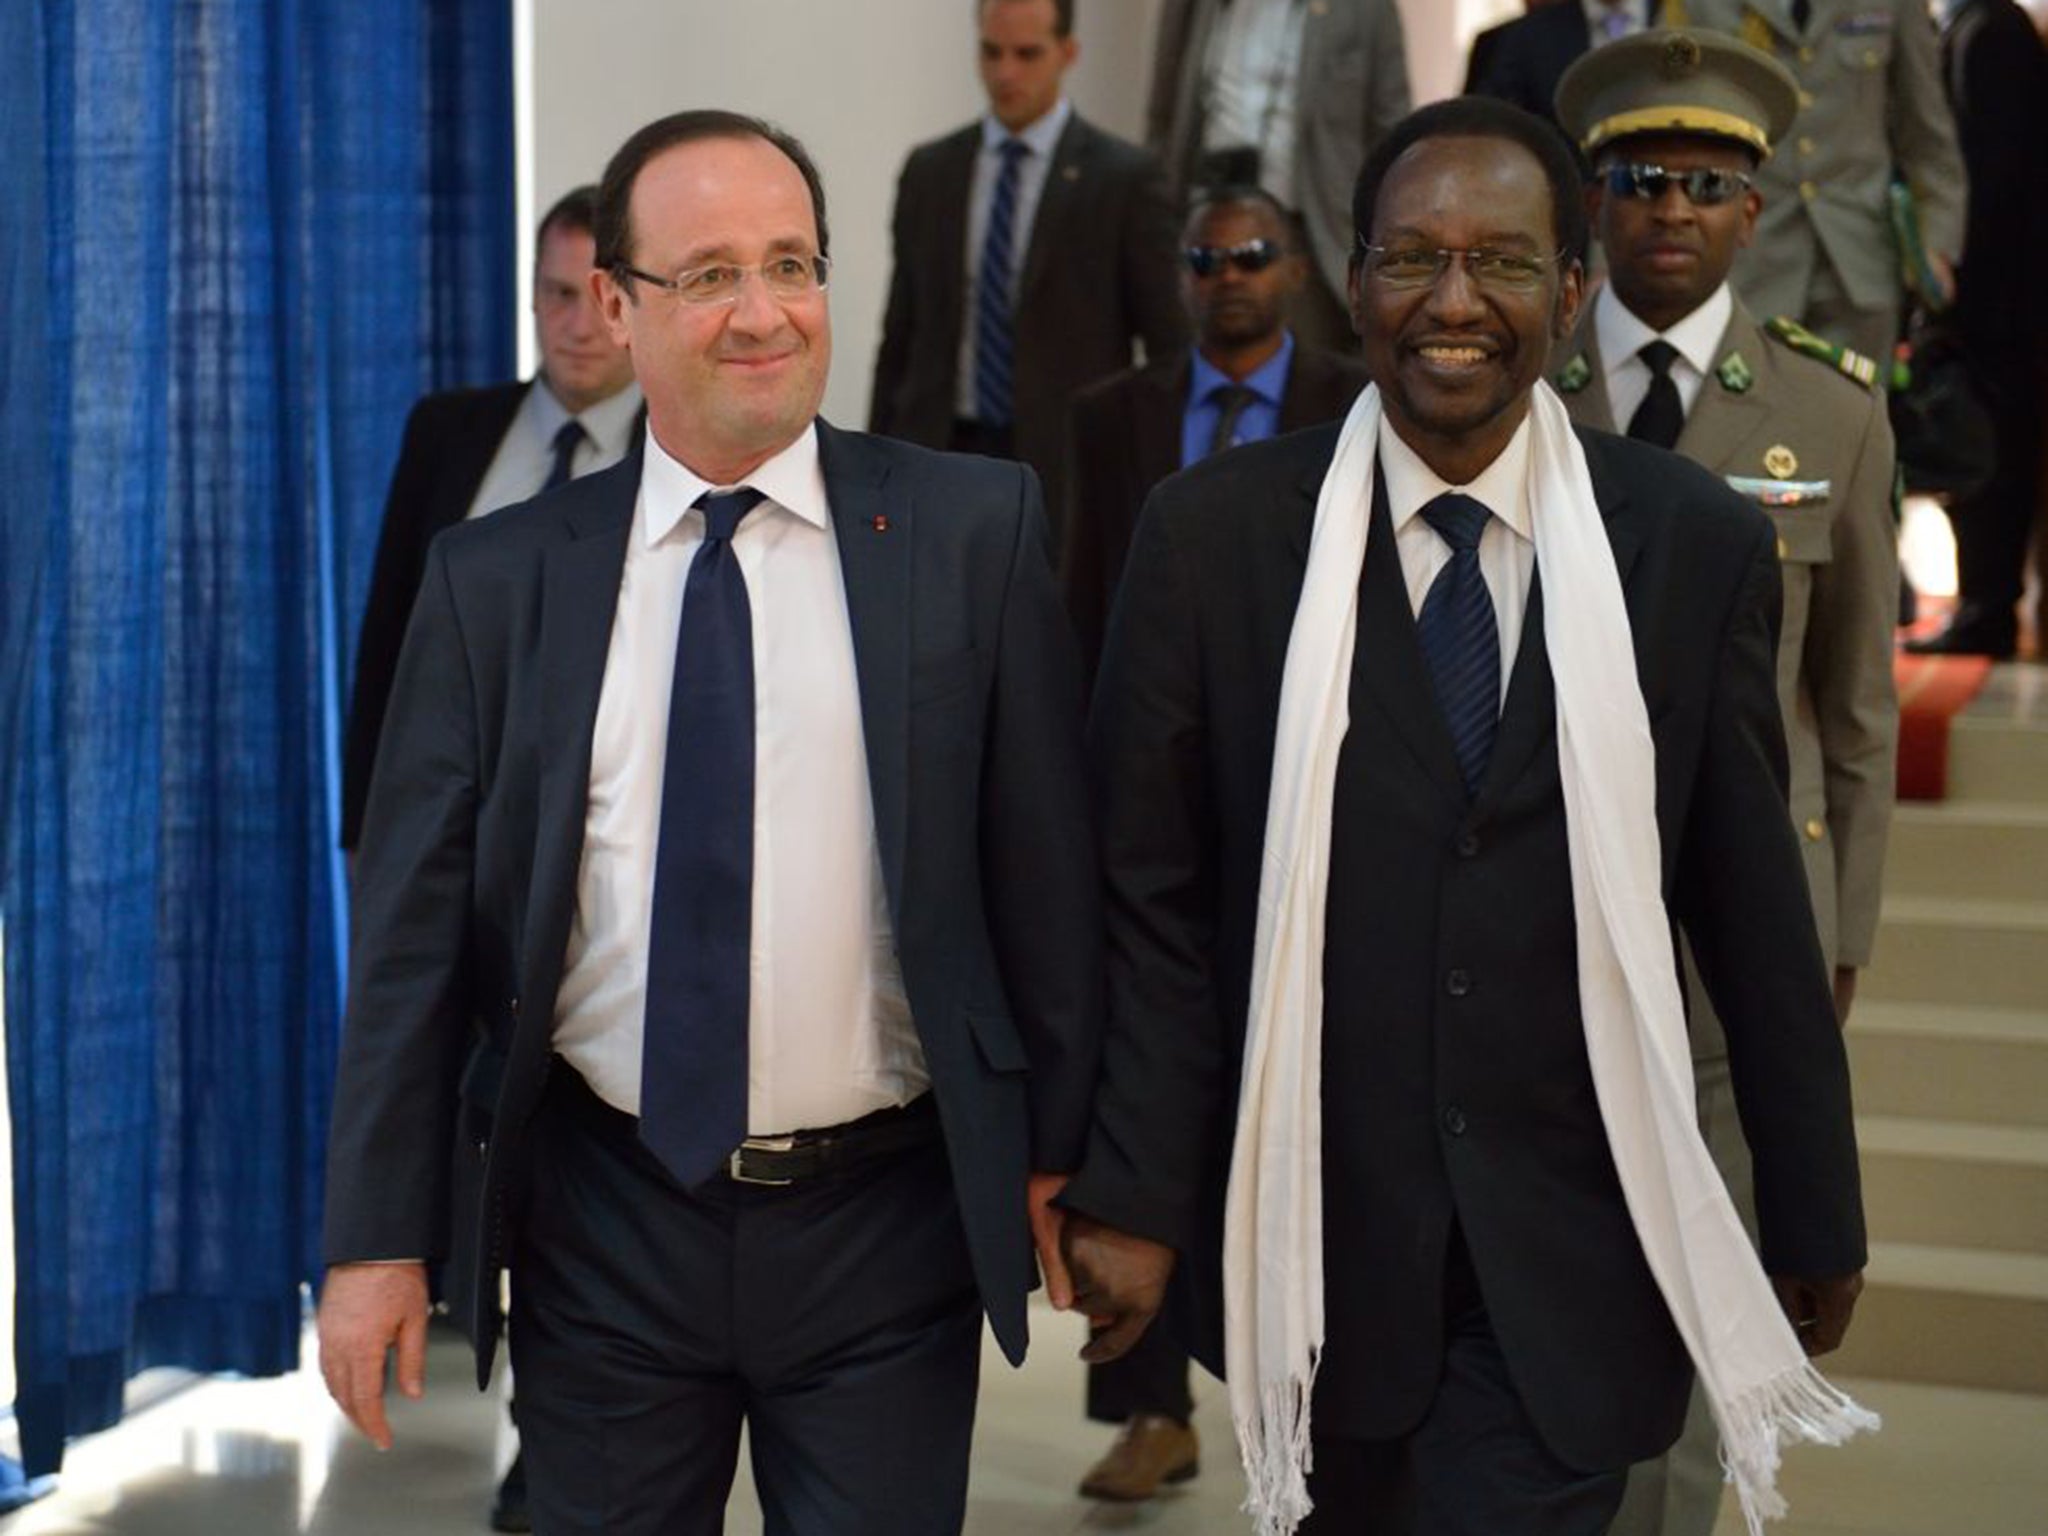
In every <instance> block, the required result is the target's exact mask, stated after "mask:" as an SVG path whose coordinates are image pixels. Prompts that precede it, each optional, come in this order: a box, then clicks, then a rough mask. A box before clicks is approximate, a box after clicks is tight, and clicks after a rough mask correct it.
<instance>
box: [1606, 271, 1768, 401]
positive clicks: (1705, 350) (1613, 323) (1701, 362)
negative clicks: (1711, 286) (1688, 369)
mask: <svg viewBox="0 0 2048 1536" xmlns="http://www.w3.org/2000/svg"><path fill="white" fill-rule="evenodd" d="M1734 318H1735V296H1734V295H1733V294H1732V293H1730V292H1729V291H1728V285H1727V284H1726V283H1723V284H1722V285H1721V286H1720V287H1718V288H1716V289H1715V290H1714V291H1713V293H1712V294H1711V295H1710V296H1709V297H1708V299H1707V301H1706V303H1704V304H1702V305H1701V306H1700V307H1699V308H1698V309H1696V310H1694V311H1693V312H1692V313H1691V314H1689V315H1687V316H1686V317H1685V318H1684V319H1683V320H1681V321H1679V322H1678V324H1676V325H1674V326H1672V327H1671V329H1670V330H1668V331H1661V332H1660V331H1653V330H1651V329H1650V327H1649V326H1648V325H1646V324H1644V323H1643V321H1642V320H1640V319H1639V318H1637V316H1636V313H1635V311H1633V310H1631V309H1630V308H1629V307H1628V306H1627V305H1626V304H1624V303H1622V302H1621V299H1620V297H1619V296H1618V295H1617V294H1616V293H1615V291H1614V284H1613V282H1612V281H1609V282H1608V283H1606V284H1604V285H1603V286H1602V287H1601V289H1600V297H1599V298H1597V299H1595V300H1594V301H1593V328H1594V331H1593V333H1594V335H1595V336H1596V337H1597V338H1598V339H1599V342H1600V356H1601V359H1602V360H1603V361H1604V363H1605V364H1606V366H1607V367H1608V368H1613V367H1614V366H1615V365H1616V364H1617V363H1621V362H1625V361H1626V360H1628V359H1629V358H1632V357H1634V356H1635V355H1636V353H1638V352H1640V351H1641V350H1642V349H1643V345H1644V343H1646V342H1650V341H1655V340H1656V339H1657V338H1658V337H1659V336H1661V337H1662V338H1663V339H1664V340H1665V341H1668V342H1670V343H1671V345H1672V346H1674V347H1676V348H1678V355H1679V356H1680V357H1682V358H1684V359H1685V360H1686V361H1687V362H1688V363H1690V364H1692V366H1693V370H1694V371H1695V372H1696V373H1698V374H1700V375H1701V376H1702V377H1704V376H1705V375H1707V374H1709V373H1711V372H1712V371H1713V368H1714V353H1715V351H1716V350H1717V349H1718V348H1719V347H1720V345H1721V338H1722V337H1723V336H1725V335H1727V333H1728V322H1729V321H1730V320H1732V319H1734Z"/></svg>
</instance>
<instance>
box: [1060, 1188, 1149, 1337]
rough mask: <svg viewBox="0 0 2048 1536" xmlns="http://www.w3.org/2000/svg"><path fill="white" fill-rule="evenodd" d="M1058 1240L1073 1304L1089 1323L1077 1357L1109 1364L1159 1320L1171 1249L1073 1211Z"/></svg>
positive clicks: (1069, 1214) (1068, 1215)
mask: <svg viewBox="0 0 2048 1536" xmlns="http://www.w3.org/2000/svg"><path fill="white" fill-rule="evenodd" d="M1061 1237H1062V1240H1063V1245H1064V1247H1065V1249H1066V1258H1067V1269H1068V1271H1069V1272H1070V1273H1071V1274H1072V1276H1073V1283H1074V1305H1075V1306H1077V1307H1079V1308H1080V1309H1081V1310H1082V1311H1083V1312H1085V1313H1086V1314H1087V1315H1088V1321H1089V1323H1090V1324H1091V1328H1090V1331H1089V1334H1088V1343H1087V1346H1086V1347H1085V1348H1083V1349H1082V1351H1081V1358H1082V1359H1083V1360H1085V1361H1087V1362H1088V1363H1089V1364H1090V1365H1100V1364H1102V1362H1103V1361H1105V1360H1114V1359H1116V1358H1117V1357H1118V1356H1119V1355H1121V1354H1123V1353H1124V1352H1125V1351H1126V1350H1128V1349H1129V1348H1130V1347H1131V1346H1132V1345H1133V1344H1135V1343H1137V1342H1138V1340H1139V1339H1140V1338H1141V1337H1143V1336H1144V1332H1145V1329H1146V1328H1147V1326H1149V1325H1150V1323H1151V1321H1152V1319H1153V1318H1155V1317H1157V1316H1158V1315H1159V1308H1160V1305H1161V1304H1162V1303H1163V1302H1164V1301H1165V1300H1166V1282H1167V1280H1168V1279H1169V1278H1170V1277H1171V1276H1172V1274H1173V1250H1172V1249H1171V1248H1169V1247H1167V1246H1166V1245H1165V1244H1164V1243H1155V1242H1153V1241H1152V1240H1151V1239H1150V1238H1145V1237H1133V1236H1131V1235H1130V1234H1129V1233H1128V1232H1119V1231H1117V1230H1116V1228H1114V1227H1106V1226H1104V1225H1103V1224H1102V1223H1101V1222H1099V1221H1096V1220H1095V1219H1094V1218H1093V1217H1089V1216H1083V1215H1081V1214H1080V1213H1079V1212H1076V1211H1069V1212H1068V1213H1067V1219H1066V1224H1065V1228H1064V1230H1063V1231H1062V1233H1061Z"/></svg>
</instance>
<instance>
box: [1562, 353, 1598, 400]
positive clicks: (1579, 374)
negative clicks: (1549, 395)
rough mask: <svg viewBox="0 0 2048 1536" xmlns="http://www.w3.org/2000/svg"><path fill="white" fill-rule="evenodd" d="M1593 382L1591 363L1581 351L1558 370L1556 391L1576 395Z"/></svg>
mask: <svg viewBox="0 0 2048 1536" xmlns="http://www.w3.org/2000/svg"><path fill="white" fill-rule="evenodd" d="M1592 382H1593V365H1592V364H1591V363H1589V362H1587V361H1586V354H1585V353H1583V352H1581V353H1579V354H1577V355H1576V356H1575V357H1573V358H1572V360H1571V361H1570V362H1568V363H1566V364H1565V365H1564V367H1563V368H1561V369H1559V370H1558V374H1557V392H1558V393H1559V394H1561V395H1576V394H1577V393H1578V392H1579V391H1580V390H1582V389H1584V388H1585V387H1586V386H1587V385H1588V384H1590V383H1592Z"/></svg>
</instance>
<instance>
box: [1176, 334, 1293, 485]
mask: <svg viewBox="0 0 2048 1536" xmlns="http://www.w3.org/2000/svg"><path fill="white" fill-rule="evenodd" d="M1293 366H1294V333H1293V332H1292V331H1283V332H1282V333H1281V336H1280V350H1279V351H1278V352H1275V353H1274V354H1273V355H1272V356H1271V357H1269V358H1267V359H1266V360H1265V362H1263V363H1261V364H1260V365H1259V366H1258V367H1256V368H1254V369H1253V370H1252V371H1251V373H1250V374H1249V375H1248V376H1247V377H1246V378H1244V379H1243V380H1242V381H1240V380H1237V379H1233V378H1232V377H1231V376H1230V375H1229V374H1227V373H1225V372H1224V371H1223V370H1222V369H1220V368H1218V367H1217V366H1216V365H1215V364H1214V363H1212V362H1210V361H1209V360H1208V359H1207V358H1206V357H1204V356H1202V354H1201V353H1200V352H1199V351H1197V352H1196V353H1195V358H1194V368H1193V370H1192V377H1190V378H1189V380H1188V405H1187V410H1186V411H1185V412H1183V413H1182V415H1181V421H1180V467H1181V468H1182V469H1186V468H1187V467H1188V466H1189V465H1190V464H1192V463H1194V462H1195V460H1197V459H1201V458H1206V457H1208V453H1209V439H1210V438H1211V437H1213V436H1214V435H1215V433H1216V423H1217V422H1218V421H1220V420H1221V419H1222V417H1223V403H1222V402H1221V401H1219V400H1217V399H1215V398H1214V397H1215V394H1216V391H1217V390H1219V389H1224V388H1227V387H1229V386H1231V385H1233V384H1237V383H1240V382H1242V383H1243V385H1244V387H1245V388H1246V389H1249V390H1250V391H1251V392H1252V393H1253V394H1254V395H1256V396H1257V397H1258V398H1257V399H1255V400H1253V401H1252V402H1251V404H1249V405H1247V406H1246V407H1245V408H1244V412H1243V414H1242V415H1240V416H1239V417H1238V418H1237V428H1236V430H1235V431H1234V432H1233V433H1232V434H1231V439H1230V446H1231V447H1233V448H1235V447H1236V446H1237V445H1238V444H1239V443H1258V442H1264V441H1265V440H1266V439H1267V438H1269V437H1271V436H1272V435H1273V434H1274V433H1276V432H1278V431H1279V430H1280V397H1281V395H1283V394H1285V393H1286V391H1287V372H1288V370H1289V369H1290V368H1292V367H1293Z"/></svg>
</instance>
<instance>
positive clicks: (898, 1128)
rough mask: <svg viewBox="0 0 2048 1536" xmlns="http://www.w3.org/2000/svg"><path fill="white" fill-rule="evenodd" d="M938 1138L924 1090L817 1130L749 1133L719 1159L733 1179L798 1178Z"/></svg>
mask: <svg viewBox="0 0 2048 1536" xmlns="http://www.w3.org/2000/svg"><path fill="white" fill-rule="evenodd" d="M938 1139H939V1116H938V1108H937V1106H936V1105H935V1104H934V1103H933V1101H932V1096H931V1095H930V1094H929V1093H925V1094H920V1095H919V1096H918V1097H917V1098H915V1099H913V1100H912V1101H911V1102H910V1103H908V1104H905V1105H903V1106H902V1107H900V1108H896V1109H878V1110H876V1111H875V1112H874V1113H873V1114H872V1115H863V1116H862V1117H861V1118H860V1119H858V1120H849V1121H848V1122H847V1123H846V1124H845V1125H835V1126H831V1127H829V1128H828V1129H825V1130H821V1131H794V1132H791V1133H790V1134H789V1135H787V1136H749V1137H748V1138H747V1139H746V1140H745V1141H743V1142H741V1143H740V1144H739V1145H738V1146H737V1147H735V1148H734V1149H733V1151H732V1155H731V1156H729V1157H728V1158H727V1159H726V1160H725V1176H726V1177H727V1178H729V1179H731V1180H732V1181H733V1183H735V1184H765V1185H772V1186H781V1185H788V1184H800V1183H803V1182H804V1181H806V1180H808V1179H815V1178H819V1177H822V1176H823V1175H825V1174H828V1173H843V1172H845V1171H846V1170H847V1169H849V1168H855V1167H858V1166H859V1165H860V1164H862V1163H867V1162H872V1161H874V1160H875V1159H876V1158H878V1157H888V1156H890V1155H891V1154H893V1153H897V1152H908V1151H910V1150H911V1149H912V1148H913V1147H922V1146H928V1145H929V1144H931V1143H932V1142H934V1141H937V1140H938Z"/></svg>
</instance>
